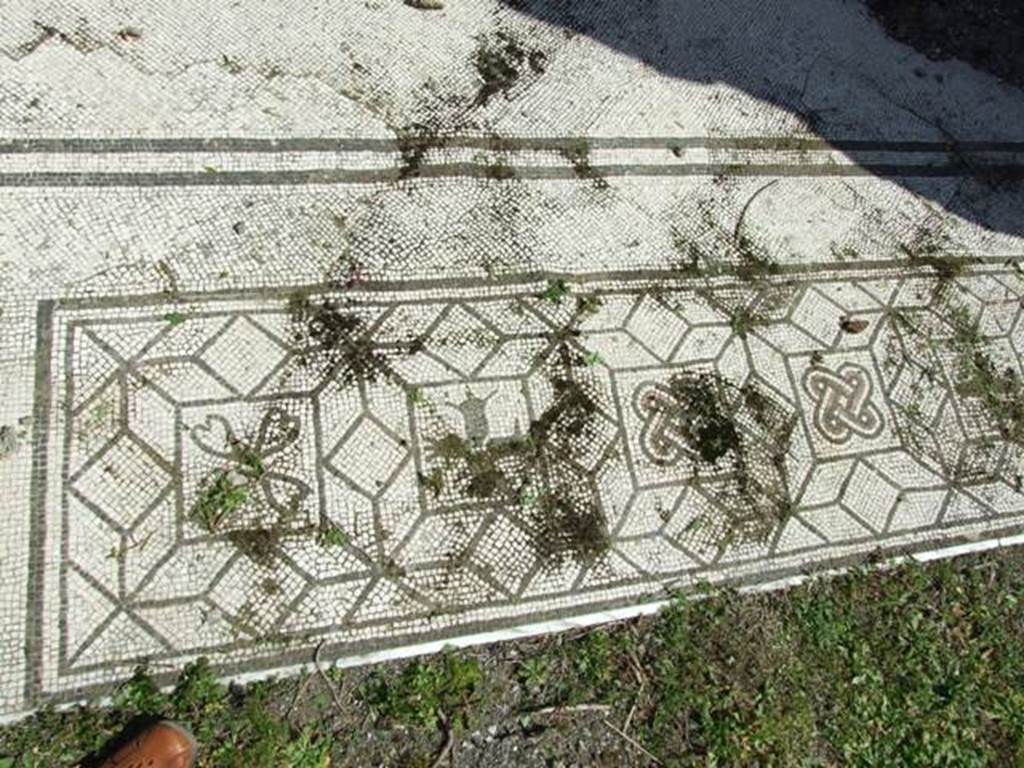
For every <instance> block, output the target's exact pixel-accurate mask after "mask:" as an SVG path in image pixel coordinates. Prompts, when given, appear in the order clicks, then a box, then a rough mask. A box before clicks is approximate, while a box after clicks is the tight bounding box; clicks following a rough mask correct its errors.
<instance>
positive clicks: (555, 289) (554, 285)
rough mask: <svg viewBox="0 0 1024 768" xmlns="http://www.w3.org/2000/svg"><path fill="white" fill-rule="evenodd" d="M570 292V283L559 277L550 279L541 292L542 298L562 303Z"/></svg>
mask: <svg viewBox="0 0 1024 768" xmlns="http://www.w3.org/2000/svg"><path fill="white" fill-rule="evenodd" d="M569 293H570V289H569V284H568V283H567V282H565V280H562V279H561V278H559V279H557V280H548V286H547V288H545V289H544V292H543V293H541V294H540V298H542V299H544V300H545V301H550V302H551V303H552V304H561V303H562V301H563V300H564V299H565V298H566V297H567V296H568V295H569Z"/></svg>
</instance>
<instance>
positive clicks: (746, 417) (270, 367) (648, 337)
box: [32, 268, 1024, 692]
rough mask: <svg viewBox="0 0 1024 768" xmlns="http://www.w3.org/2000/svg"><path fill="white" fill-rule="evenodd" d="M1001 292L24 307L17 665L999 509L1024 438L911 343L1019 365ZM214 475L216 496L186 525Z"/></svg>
mask: <svg viewBox="0 0 1024 768" xmlns="http://www.w3.org/2000/svg"><path fill="white" fill-rule="evenodd" d="M553 288H554V289H555V290H554V291H553ZM721 297H725V298H724V299H722V298H721ZM1022 297H1024V280H1022V279H1021V277H1020V275H1019V274H1018V273H1016V272H1015V271H1013V270H1012V269H999V268H997V269H978V270H976V271H975V272H974V273H972V274H971V275H970V276H968V277H964V278H962V279H960V280H958V281H957V283H956V284H955V285H945V284H941V283H940V282H937V281H936V278H935V277H934V275H933V274H931V270H927V269H926V270H921V271H920V272H919V274H914V273H913V272H910V273H908V271H907V270H906V269H901V270H893V269H888V270H885V269H877V270H872V271H869V272H866V273H865V274H857V275H850V274H848V273H847V274H843V275H842V276H835V275H830V274H829V273H828V272H827V271H822V272H821V273H815V274H812V275H804V276H801V277H796V278H794V277H771V278H763V279H761V280H760V281H759V282H758V284H757V285H756V287H751V285H750V282H749V280H741V279H738V278H736V277H735V276H722V277H718V278H715V280H714V283H713V284H709V283H708V280H707V279H702V280H698V279H693V280H685V279H683V280H678V279H677V280H675V281H674V282H669V281H665V280H658V281H652V280H651V279H650V278H647V279H645V277H644V276H643V275H637V276H636V278H635V279H633V280H629V281H621V280H619V281H614V282H609V281H602V280H595V281H591V282H590V283H579V284H578V283H574V284H573V287H572V289H571V290H570V289H569V288H568V286H565V289H564V290H563V288H562V285H561V283H559V282H558V281H554V282H551V283H545V282H537V283H530V284H523V285H520V286H518V287H516V288H514V289H512V290H508V289H502V290H495V289H494V288H491V287H486V286H485V285H479V286H472V285H466V286H464V287H462V288H461V289H460V290H457V291H447V292H445V293H438V292H437V291H436V290H433V287H432V286H430V285H428V284H423V285H421V286H415V287H410V288H409V289H408V290H406V291H401V292H397V293H396V292H394V291H389V292H387V293H384V294H379V293H378V292H376V291H375V290H374V289H373V287H372V285H368V286H365V287H363V288H362V289H360V290H356V291H352V290H345V289H344V288H341V289H339V288H335V289H329V288H327V289H306V290H304V291H302V292H300V293H293V292H289V291H286V290H282V291H277V292H271V293H268V292H260V293H254V294H251V295H246V294H245V293H239V294H237V295H230V296H210V297H207V296H203V295H196V296H191V297H178V298H177V299H176V300H174V301H166V300H151V299H147V300H145V301H143V300H138V299H97V300H92V301H90V300H83V301H79V302H74V301H70V302H62V303H61V304H60V305H54V304H52V303H44V304H43V305H41V307H40V313H41V315H42V316H43V318H44V321H45V322H44V326H45V327H47V328H49V329H50V335H49V336H48V337H47V339H46V347H45V355H46V356H47V358H48V360H49V362H48V364H49V365H51V366H52V367H53V372H52V375H53V378H54V381H56V382H58V383H59V388H54V389H53V390H52V394H51V397H50V399H49V401H48V402H46V403H44V404H43V405H44V407H45V412H46V413H47V418H49V419H52V421H53V424H54V425H55V427H56V434H58V435H59V436H60V440H59V441H58V442H53V443H51V444H50V446H49V448H48V453H47V455H46V456H45V458H41V459H40V461H39V463H38V465H37V473H38V474H39V486H38V487H39V488H40V489H45V490H43V491H42V492H41V493H40V499H39V500H40V502H41V504H40V506H39V508H38V510H37V520H36V525H37V526H38V527H39V528H40V529H41V530H44V531H45V554H43V557H44V558H45V559H47V560H50V559H53V558H56V559H58V560H59V561H60V563H61V567H60V569H59V570H58V571H55V572H53V576H52V577H51V578H53V579H54V580H55V582H56V583H53V584H52V585H51V584H47V585H46V592H47V594H52V595H60V599H59V601H52V602H50V601H47V602H44V603H43V604H42V605H41V606H40V607H39V610H38V611H37V613H36V615H35V616H34V619H33V620H34V621H37V622H38V623H39V628H38V631H39V632H40V634H41V637H42V638H43V643H42V644H41V646H40V648H45V649H46V651H45V658H43V659H41V660H32V661H42V662H43V664H42V667H41V668H42V669H44V670H46V675H45V677H44V678H43V679H41V680H40V681H39V684H40V686H41V689H42V690H45V691H47V692H55V691H59V690H61V689H63V688H66V687H71V686H74V685H75V684H76V681H80V680H82V679H87V676H88V674H89V673H90V672H93V671H95V670H110V669H111V668H112V667H114V668H117V669H121V670H125V669H130V667H131V665H134V664H137V663H141V662H143V661H145V660H149V661H151V662H155V663H170V664H174V663H180V661H181V660H182V659H185V658H189V657H191V656H192V655H195V654H198V653H204V654H207V655H210V656H212V657H214V658H216V659H218V660H220V661H222V662H229V661H231V660H233V659H236V658H238V657H239V655H244V656H246V657H255V658H256V659H257V662H256V663H259V662H258V659H259V658H272V657H274V656H275V655H280V654H281V653H286V652H287V649H288V647H289V645H290V644H293V643H296V642H300V641H301V642H305V641H309V640H311V639H324V640H327V641H329V642H330V643H331V644H332V645H333V646H336V647H337V649H338V650H339V651H344V649H345V647H346V646H347V645H351V646H353V647H357V646H358V645H359V643H360V641H362V640H365V639H367V638H377V639H378V643H379V642H380V638H381V637H382V635H383V637H385V638H387V637H390V636H394V637H398V638H402V637H414V636H423V637H431V636H436V635H437V633H451V632H455V631H463V630H464V628H465V627H472V626H492V625H495V626H500V625H502V624H507V623H509V622H510V621H514V620H515V617H516V616H518V615H524V614H527V613H529V612H530V611H531V610H533V609H532V608H531V606H537V605H542V606H544V607H545V608H547V607H549V606H551V605H552V604H555V605H558V604H571V605H572V606H573V610H574V611H577V612H585V611H586V610H588V609H593V608H600V607H605V606H608V605H614V604H618V603H620V602H622V601H623V600H630V599H635V597H636V596H637V595H641V594H646V593H650V592H651V589H652V586H653V585H656V584H660V583H665V582H671V581H673V580H677V581H678V580H683V581H693V580H697V579H700V578H704V577H707V576H709V575H713V574H714V573H716V572H717V571H720V570H721V569H723V568H726V567H728V568H731V569H732V570H733V571H736V572H742V571H743V570H744V568H747V567H751V566H753V567H760V568H769V569H773V570H778V569H780V568H784V567H785V566H787V565H789V566H790V567H792V564H794V563H800V562H802V561H804V560H806V559H807V558H813V559H816V560H821V559H822V557H823V556H837V557H840V556H842V554H843V553H845V552H848V551H850V548H851V547H854V548H860V549H863V548H864V547H865V545H867V546H875V545H877V546H891V545H892V544H895V545H899V544H900V543H906V541H907V538H906V535H907V534H908V533H913V535H914V540H915V541H918V542H919V541H921V540H927V539H928V537H929V531H935V532H939V531H942V530H945V529H948V528H950V527H962V528H963V529H964V530H965V531H967V530H969V529H970V528H971V526H972V525H976V524H977V525H983V526H985V527H992V526H998V525H1000V522H999V521H1000V520H1005V521H1006V523H1007V524H1009V523H1010V522H1011V521H1013V520H1019V519H1020V515H1021V514H1022V513H1024V496H1022V495H1021V475H1020V473H1021V471H1022V466H1024V465H1022V462H1021V447H1020V445H1019V444H1018V443H1016V442H1014V441H1010V440H1006V439H1004V436H1003V435H1002V434H1001V433H1000V429H999V424H998V423H996V422H995V421H993V417H992V416H991V415H990V414H988V413H987V412H986V410H985V408H983V407H982V406H981V405H980V404H979V403H978V402H977V399H976V398H975V399H972V398H970V397H964V396H962V395H960V394H958V391H957V372H956V369H955V362H954V361H952V360H951V359H949V358H950V355H949V354H948V353H946V352H944V351H943V350H944V349H945V347H944V346H943V345H942V344H941V343H938V342H941V341H942V339H943V338H945V337H950V336H952V335H953V334H954V333H956V328H955V327H953V326H952V325H951V324H950V321H949V318H950V317H952V316H954V315H955V314H956V312H962V313H968V314H969V315H970V317H971V318H974V319H976V320H977V322H978V325H979V328H980V329H981V332H982V333H983V334H984V338H985V341H986V344H987V345H988V347H989V348H991V349H994V350H995V353H996V354H997V355H999V360H1000V363H999V364H1000V365H1006V366H1011V367H1013V369H1014V370H1017V371H1019V366H1020V355H1021V352H1024V310H1022V306H1021V300H1022ZM747 310H750V311H756V312H757V313H758V315H757V316H758V320H757V322H756V324H755V325H754V326H753V327H751V328H748V329H737V327H736V321H735V314H736V312H743V311H747ZM850 323H855V324H856V326H857V332H856V333H849V332H848V331H844V324H845V325H846V326H847V327H849V325H850ZM240 447H241V449H240ZM246 457H248V458H246ZM247 462H248V465H250V466H255V467H258V471H251V472H249V473H248V475H247V474H246V466H247ZM218 478H229V481H228V482H234V483H236V484H237V486H239V487H244V488H245V494H244V496H245V497H244V499H243V500H242V501H241V502H240V503H239V504H237V505H233V506H232V507H231V509H230V510H229V511H227V512H225V513H223V515H222V518H221V519H218V520H217V521H216V523H215V524H213V525H209V524H207V525H205V526H204V525H203V523H202V521H201V520H200V519H198V518H197V515H196V505H197V503H199V502H198V501H197V500H201V499H202V498H203V495H204V493H208V489H209V487H210V484H211V483H213V482H215V481H216V480H217V479H218ZM230 478H234V480H230ZM758 563H761V564H762V565H760V566H757V564H758ZM385 628H387V629H385ZM385 642H387V640H385ZM264 663H270V662H269V661H268V662H264ZM250 666H251V662H250Z"/></svg>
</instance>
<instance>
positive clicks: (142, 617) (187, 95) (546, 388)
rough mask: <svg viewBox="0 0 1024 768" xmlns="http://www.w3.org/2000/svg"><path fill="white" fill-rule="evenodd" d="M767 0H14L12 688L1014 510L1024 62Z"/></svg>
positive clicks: (3, 613)
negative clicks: (431, 5)
mask: <svg viewBox="0 0 1024 768" xmlns="http://www.w3.org/2000/svg"><path fill="white" fill-rule="evenodd" d="M797 4H798V5H801V6H803V12H805V13H804V15H805V16H806V18H807V19H808V22H807V24H806V25H802V26H801V29H800V30H799V31H797V30H790V29H789V28H788V27H785V26H782V27H780V26H779V24H778V23H777V22H775V21H772V17H773V14H772V13H771V12H768V11H765V9H764V8H761V9H760V10H758V11H757V14H756V17H751V14H752V13H753V11H751V10H748V9H747V8H746V7H745V4H741V3H738V2H737V3H735V4H734V3H731V2H723V3H721V4H718V5H717V6H716V7H715V8H713V9H711V10H709V9H706V8H702V9H701V10H697V9H688V10H687V9H680V8H679V7H678V6H679V4H678V3H672V2H655V3H651V4H649V7H648V5H647V4H645V6H644V12H643V13H638V12H637V9H636V8H634V9H632V10H633V12H632V13H628V11H629V8H628V7H627V6H630V5H631V4H630V3H621V2H620V3H602V2H595V3H589V4H587V6H586V8H583V6H579V7H577V6H576V5H575V4H571V3H562V4H559V3H547V4H543V5H541V4H533V3H530V2H520V3H512V2H508V3H504V2H496V1H495V0H478V1H477V2H473V3H461V4H455V3H451V4H450V5H449V6H448V7H446V8H444V9H443V10H440V11H425V10H420V9H416V8H413V7H409V6H406V5H403V4H401V3H400V2H398V0H395V2H384V1H383V0H379V1H377V2H374V1H373V0H371V1H370V2H367V3H365V4H363V3H358V4H356V3H351V4H348V3H346V4H339V5H340V7H338V8H332V10H331V11H330V14H329V15H327V16H320V15H318V13H321V12H309V11H308V10H306V9H305V7H304V6H302V7H300V6H299V5H298V4H295V6H296V7H295V8H293V9H291V10H289V7H288V6H289V4H288V3H278V4H274V6H273V10H268V8H269V6H268V5H267V4H258V3H239V4H235V6H232V8H231V9H229V10H224V9H219V10H218V9H216V8H212V7H209V6H211V5H213V4H205V3H203V4H200V3H185V4H184V5H182V4H180V3H176V4H173V5H171V4H168V3H165V2H157V0H149V1H148V2H143V1H142V0H139V1H137V2H132V3H128V4H123V7H119V8H118V9H113V10H112V9H111V8H109V7H107V6H108V5H109V4H107V3H99V2H96V3H88V2H81V3H71V2H54V3H42V2H28V3H24V4H20V5H19V7H18V8H15V9H3V10H0V15H2V16H3V17H4V21H5V23H4V24H2V25H0V254H2V256H0V277H2V280H3V285H4V288H5V290H4V293H3V296H2V298H0V382H2V385H3V391H4V394H5V398H4V399H3V402H2V405H0V482H2V484H3V487H4V488H5V489H6V492H5V493H4V494H3V497H2V499H0V508H2V511H3V513H4V514H3V520H4V523H3V533H4V535H3V536H2V537H0V574H2V578H3V582H2V583H3V584H4V585H5V589H4V590H3V591H2V594H0V638H2V639H3V642H2V643H0V713H16V712H20V711H24V710H26V709H29V708H32V707H35V706H39V705H41V704H43V703H45V702H51V701H64V700H72V699H75V698H79V697H82V696H83V695H88V694H91V693H102V692H104V691H106V690H109V686H110V684H111V683H116V682H117V681H118V680H121V679H123V678H124V677H126V676H127V675H129V674H130V673H131V671H132V670H133V668H134V667H135V666H136V665H139V664H143V663H145V664H148V665H149V666H150V667H151V669H153V670H154V671H155V672H157V673H161V672H168V673H169V672H172V671H173V670H176V669H178V668H180V666H181V665H182V664H183V663H185V662H186V661H188V660H190V659H192V658H195V657H196V656H198V655H205V656H208V657H209V658H210V659H211V660H212V661H213V662H214V663H215V664H216V665H217V667H218V668H219V669H221V670H223V671H224V673H225V674H243V673H244V674H254V673H267V674H269V673H272V672H273V671H274V670H280V669H283V668H287V667H289V666H291V665H294V664H299V663H303V662H308V661H309V659H310V658H311V655H312V649H313V648H315V647H317V646H321V647H322V658H323V659H324V660H325V661H326V660H331V661H340V662H343V663H344V662H345V661H346V660H349V661H350V660H352V659H355V658H358V657H361V656H362V655H363V654H366V653H368V652H378V651H391V652H394V653H396V654H400V653H403V652H406V651H408V650H409V649H410V648H412V647H413V646H417V645H419V644H422V643H424V642H428V641H446V640H457V639H458V638H466V637H468V636H473V635H478V634H480V633H485V632H495V631H505V632H507V633H508V634H509V636H512V635H514V634H515V632H517V631H520V630H521V629H522V628H523V627H526V626H529V625H537V624H538V623H541V622H549V623H550V626H557V625H558V622H572V621H575V620H578V619H579V618H580V617H584V616H587V617H592V616H594V615H600V614H604V615H611V612H613V611H622V610H624V609H632V608H637V609H639V608H640V607H641V606H644V605H646V604H649V603H651V602H652V601H656V600H658V599H661V598H663V597H665V596H666V595H667V594H669V591H670V590H676V589H686V588H687V587H691V586H693V585H696V584H697V583H699V582H702V581H712V582H720V581H729V582H733V583H749V584H756V583H768V582H772V581H775V580H778V579H782V578H785V577H789V576H794V575H799V574H802V573H807V572H811V571H814V570H816V569H822V568H827V567H835V566H837V565H845V564H853V563H860V562H863V561H865V560H867V559H875V558H879V557H885V556H894V555H900V554H905V553H922V552H931V551H935V550H938V549H942V548H943V547H948V546H952V545H958V544H964V543H977V544H985V543H988V542H999V541H1000V540H1004V539H1008V538H1009V537H1012V536H1015V535H1018V534H1020V533H1021V532H1024V488H1022V485H1024V478H1022V475H1024V380H1022V368H1021V358H1022V355H1024V268H1022V264H1024V260H1022V256H1024V237H1022V234H1024V214H1022V213H1021V211H1024V185H1022V179H1024V135H1022V133H1021V129H1020V126H1021V125H1024V92H1021V91H1020V90H1019V89H1014V88H1012V87H1010V86H1007V85H1005V84H1002V83H999V82H998V81H996V80H994V79H993V78H990V77H989V76H987V75H984V74H982V73H979V72H975V71H973V70H971V69H970V68H968V67H966V66H965V65H963V64H960V63H958V62H955V61H947V62H932V61H929V60H927V59H924V58H922V57H919V56H918V55H917V54H915V53H914V52H913V51H911V50H910V49H908V48H905V47H904V46H901V45H898V44H896V43H894V42H891V41H889V40H888V39H886V38H885V37H884V34H883V33H882V32H881V30H880V29H878V28H877V27H876V26H875V25H874V23H873V22H872V21H871V20H870V18H869V17H867V15H866V14H865V13H864V12H863V11H862V10H859V9H858V7H857V6H856V4H853V3H843V2H839V1H838V0H835V2H833V1H832V0H827V1H825V2H823V1H822V0H814V1H813V2H811V1H810V0H808V1H807V2H803V3H797ZM761 5H762V6H763V5H764V4H761ZM769 5H770V6H773V5H774V4H773V3H769ZM792 5H793V3H792V2H787V3H785V6H786V8H787V11H786V14H792V12H793V11H792V9H791V8H790V6H792ZM780 7H781V0H780ZM552 8H556V9H557V10H552ZM769 11H770V9H769ZM322 13H325V14H326V13H327V12H326V11H323V12H322ZM623 14H626V15H625V16H624V15H623ZM833 25H838V26H839V27H841V28H842V29H843V34H842V35H837V34H835V29H834V28H832V27H833ZM669 41H671V45H670V44H669ZM780 42H781V43H784V44H783V45H781V46H779V47H778V48H776V46H777V45H779V43H780ZM751 48H755V49H758V50H759V51H760V53H759V56H760V57H761V58H760V60H759V61H758V62H751V61H745V60H744V57H745V56H749V55H750V53H749V52H748V51H749V50H750V49H751ZM694 52H703V53H702V54H701V55H700V56H699V57H697V58H699V59H700V61H701V64H700V65H699V66H697V65H695V64H693V60H694V58H695V53H694ZM852 57H855V60H854V58H852ZM755 63H757V64H758V67H760V69H757V68H755V69H757V71H758V72H760V71H761V70H762V69H763V70H764V72H763V76H761V75H755V74H754V73H753V72H754V69H752V67H754V64H755ZM823 137H826V138H827V140H826V138H823ZM617 615H619V614H617Z"/></svg>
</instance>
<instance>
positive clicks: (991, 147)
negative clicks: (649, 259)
mask: <svg viewBox="0 0 1024 768" xmlns="http://www.w3.org/2000/svg"><path fill="white" fill-rule="evenodd" d="M581 142H585V143H586V146H587V147H588V148H590V149H665V150H669V151H671V150H673V149H749V150H765V151H801V150H804V151H815V150H830V149H834V150H839V151H850V152H854V151H870V152H954V153H955V152H1011V153H1017V152H1024V141H1006V140H991V141H956V142H949V141H926V140H890V141H886V140H872V139H843V138H837V139H832V140H829V139H821V138H807V137H787V136H737V137H727V136H707V137H705V136H631V137H630V136H627V137H606V136H544V137H517V136H466V135H460V136H443V135H442V136H436V137H435V136H426V135H422V136H421V135H415V134H412V135H410V137H409V139H408V140H406V141H402V140H399V139H395V138H356V137H324V138H280V139H275V138H241V137H237V138H236V137H214V138H201V137H193V138H174V139H163V138H155V139H146V138H138V139H134V138H114V139H89V138H36V139H7V140H0V155H2V154H79V153H81V154H92V153H125V152H132V153H173V154H180V153H199V152H262V153H273V152H395V151H399V150H400V149H402V148H403V147H404V146H410V145H412V146H423V147H426V148H438V149H440V148H453V149H459V148H463V149H485V150H494V151H506V150H507V151H521V150H537V151H544V150H550V151H560V150H573V149H577V148H579V146H580V144H581Z"/></svg>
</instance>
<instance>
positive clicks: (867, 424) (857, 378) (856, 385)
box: [803, 363, 885, 443]
mask: <svg viewBox="0 0 1024 768" xmlns="http://www.w3.org/2000/svg"><path fill="white" fill-rule="evenodd" d="M803 386H804V390H805V391H806V392H807V394H808V395H810V397H811V399H812V400H814V401H815V403H816V404H817V405H816V407H815V410H814V426H815V427H817V429H818V431H819V432H821V434H822V435H824V436H825V439H826V440H829V441H830V442H833V443H845V442H847V441H848V440H849V439H850V438H851V437H853V435H855V434H857V435H860V436H862V437H869V438H870V437H876V436H878V435H879V434H881V432H882V428H883V427H884V426H885V422H884V421H883V419H882V413H881V411H879V410H878V408H877V407H876V406H875V404H874V403H872V402H871V389H872V387H871V378H870V377H869V376H868V372H867V371H865V370H864V369H863V368H861V367H860V366H859V365H856V364H854V363H843V364H842V365H840V366H839V369H838V370H837V371H831V370H829V369H828V368H824V367H822V366H815V367H813V368H811V369H810V370H808V371H807V373H806V374H804V379H803Z"/></svg>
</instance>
